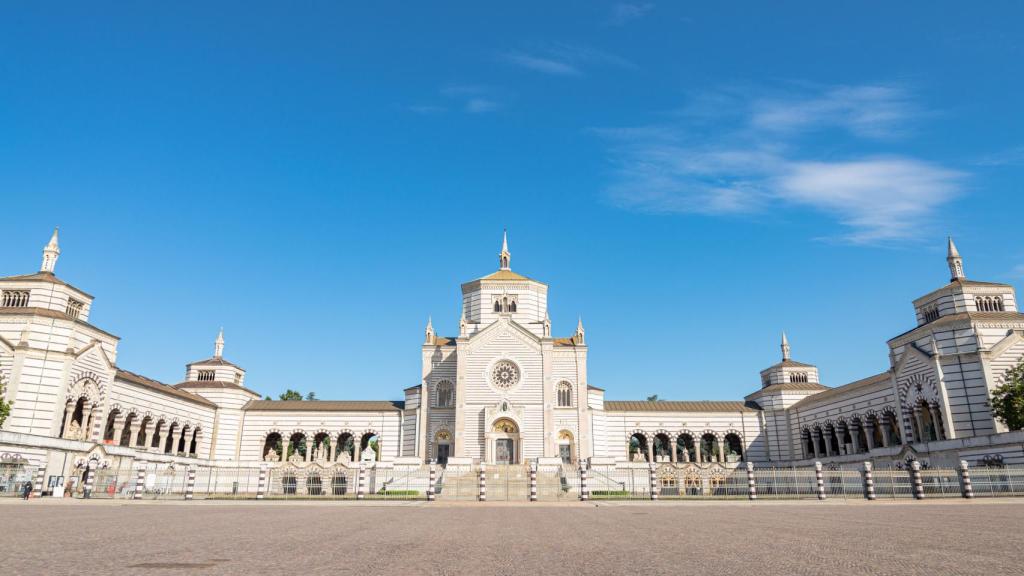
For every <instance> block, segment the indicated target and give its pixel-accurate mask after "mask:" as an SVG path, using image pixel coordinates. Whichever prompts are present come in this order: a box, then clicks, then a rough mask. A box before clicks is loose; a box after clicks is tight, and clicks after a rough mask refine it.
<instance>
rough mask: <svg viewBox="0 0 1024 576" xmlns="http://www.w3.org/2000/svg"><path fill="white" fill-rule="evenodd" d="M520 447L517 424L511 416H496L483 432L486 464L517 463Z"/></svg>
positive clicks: (520, 457) (519, 459)
mask: <svg viewBox="0 0 1024 576" xmlns="http://www.w3.org/2000/svg"><path fill="white" fill-rule="evenodd" d="M522 448H523V447H522V441H521V440H520V438H519V424H517V423H516V421H515V420H513V419H511V418H508V417H502V418H498V419H497V420H495V421H494V423H493V424H491V426H490V428H489V429H488V431H487V433H486V434H484V461H486V462H487V463H488V464H518V463H519V462H521V461H522Z"/></svg>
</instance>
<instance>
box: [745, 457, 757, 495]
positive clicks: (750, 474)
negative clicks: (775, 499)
mask: <svg viewBox="0 0 1024 576" xmlns="http://www.w3.org/2000/svg"><path fill="white" fill-rule="evenodd" d="M747 492H748V497H749V498H750V499H751V500H757V480H756V479H755V478H754V463H753V462H747Z"/></svg>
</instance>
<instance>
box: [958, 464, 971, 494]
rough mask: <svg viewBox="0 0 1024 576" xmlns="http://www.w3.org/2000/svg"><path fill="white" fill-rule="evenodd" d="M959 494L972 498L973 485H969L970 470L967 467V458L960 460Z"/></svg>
mask: <svg viewBox="0 0 1024 576" xmlns="http://www.w3.org/2000/svg"><path fill="white" fill-rule="evenodd" d="M960 495H961V496H963V497H964V498H968V499H969V498H974V486H972V485H971V472H970V471H969V470H968V469H967V460H961V461H960Z"/></svg>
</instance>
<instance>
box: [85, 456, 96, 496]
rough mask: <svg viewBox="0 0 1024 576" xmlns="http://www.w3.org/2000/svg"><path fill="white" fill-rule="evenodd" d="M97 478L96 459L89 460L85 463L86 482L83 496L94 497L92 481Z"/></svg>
mask: <svg viewBox="0 0 1024 576" xmlns="http://www.w3.org/2000/svg"><path fill="white" fill-rule="evenodd" d="M95 480H96V461H95V460H89V462H88V463H87V464H86V465H85V483H84V484H83V485H82V497H83V498H92V483H93V481H95Z"/></svg>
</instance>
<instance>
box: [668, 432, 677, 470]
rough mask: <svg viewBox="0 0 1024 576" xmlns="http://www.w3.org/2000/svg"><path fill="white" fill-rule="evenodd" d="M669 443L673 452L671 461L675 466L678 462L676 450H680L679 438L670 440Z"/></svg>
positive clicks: (670, 452)
mask: <svg viewBox="0 0 1024 576" xmlns="http://www.w3.org/2000/svg"><path fill="white" fill-rule="evenodd" d="M668 443H669V448H671V450H669V460H670V461H671V462H672V463H673V464H675V463H676V460H678V458H677V457H676V449H677V448H679V440H678V439H677V438H669V439H668Z"/></svg>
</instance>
